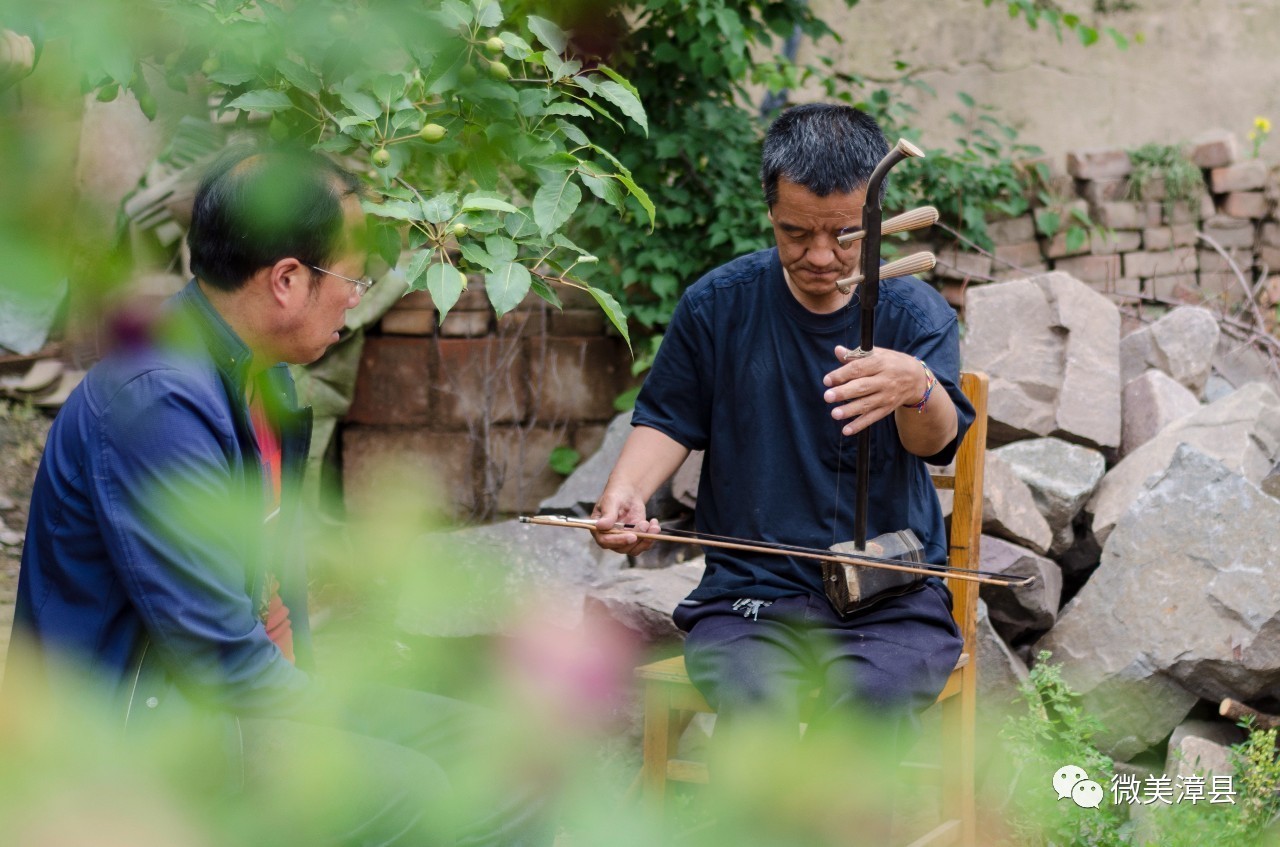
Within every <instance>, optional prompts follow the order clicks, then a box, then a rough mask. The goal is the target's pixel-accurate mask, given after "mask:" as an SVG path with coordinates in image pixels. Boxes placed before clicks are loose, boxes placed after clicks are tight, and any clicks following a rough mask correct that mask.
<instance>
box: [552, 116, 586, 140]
mask: <svg viewBox="0 0 1280 847" xmlns="http://www.w3.org/2000/svg"><path fill="white" fill-rule="evenodd" d="M556 126H557V127H559V129H560V131H561V132H563V133H564V137H565V138H567V139H569V140H570V141H572V142H573V143H574V144H580V145H582V146H583V147H589V146H591V140H590V139H589V138H587V135H586V133H584V132H583V131H582V130H580V129H578V128H577V127H576V126H574V125H573V124H571V123H569V122H568V121H565V120H557V121H556Z"/></svg>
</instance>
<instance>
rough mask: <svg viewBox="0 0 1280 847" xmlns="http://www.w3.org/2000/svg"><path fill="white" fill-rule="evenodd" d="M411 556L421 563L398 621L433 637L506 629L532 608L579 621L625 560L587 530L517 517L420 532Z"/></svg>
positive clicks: (562, 621) (410, 570)
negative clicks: (592, 593) (591, 595)
mask: <svg viewBox="0 0 1280 847" xmlns="http://www.w3.org/2000/svg"><path fill="white" fill-rule="evenodd" d="M407 561H408V562H410V563H414V564H415V565H416V566H410V567H409V568H408V569H407V573H408V574H409V578H408V579H407V580H406V588H405V591H404V594H403V596H402V598H401V601H400V604H399V608H398V609H397V614H396V624H397V626H398V627H399V628H400V629H402V630H405V631H406V632H410V633H413V634H414V635H425V636H431V637H464V636H473V635H492V634H500V633H506V632H508V631H510V628H511V627H512V626H513V625H516V624H518V623H519V622H520V620H522V619H523V617H524V616H523V615H522V614H521V612H522V611H523V610H527V609H534V608H536V611H537V612H538V613H539V614H540V615H542V616H545V617H547V618H549V619H551V620H553V621H555V622H556V623H560V624H563V625H564V626H567V627H573V626H577V624H578V623H579V622H581V620H582V610H583V603H584V600H585V598H586V595H587V590H588V588H590V587H593V586H595V585H598V584H601V583H604V582H608V581H610V580H612V579H613V578H615V577H616V576H617V574H618V572H619V571H621V570H622V569H623V568H624V567H625V566H626V563H627V559H626V557H624V556H620V555H618V554H616V553H611V552H609V551H607V550H602V549H600V548H599V547H597V546H596V544H595V542H594V541H593V540H592V539H591V534H590V533H589V532H586V531H584V530H570V529H559V528H555V527H543V526H534V525H532V524H526V523H521V522H520V521H505V522H503V523H497V524H490V525H488V526H478V527H471V528H468V529H462V530H457V531H455V532H443V533H429V534H427V535H423V536H421V537H420V538H419V539H417V542H416V543H415V544H414V545H413V546H412V547H411V548H410V549H409V550H408V551H407ZM419 575H420V576H419ZM414 577H418V579H415V578H414ZM442 586H443V587H444V588H445V589H447V590H442V589H441V587H442Z"/></svg>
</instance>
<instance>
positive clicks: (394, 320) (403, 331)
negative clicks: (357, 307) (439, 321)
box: [378, 309, 436, 335]
mask: <svg viewBox="0 0 1280 847" xmlns="http://www.w3.org/2000/svg"><path fill="white" fill-rule="evenodd" d="M378 325H379V326H380V327H381V328H382V332H383V334H384V335H432V334H434V333H435V331H436V313H435V312H432V311H430V310H428V309H392V310H391V311H390V312H387V313H386V314H385V315H383V316H382V321H381V322H380V323H379V324H378Z"/></svg>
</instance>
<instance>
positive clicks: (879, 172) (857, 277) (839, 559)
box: [520, 139, 1034, 614]
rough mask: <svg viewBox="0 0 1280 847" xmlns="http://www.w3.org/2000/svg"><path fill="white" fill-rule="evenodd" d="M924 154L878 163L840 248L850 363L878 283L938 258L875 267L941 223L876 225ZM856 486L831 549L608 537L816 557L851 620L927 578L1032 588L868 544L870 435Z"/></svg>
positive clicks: (869, 338)
mask: <svg viewBox="0 0 1280 847" xmlns="http://www.w3.org/2000/svg"><path fill="white" fill-rule="evenodd" d="M923 157H924V153H923V152H922V151H921V150H920V148H918V147H916V146H915V145H914V144H912V143H911V142H909V141H907V140H906V139H899V141H898V143H897V144H896V145H895V146H894V148H893V149H892V150H890V151H889V153H888V154H887V155H886V156H885V157H884V158H883V159H881V160H880V163H879V164H878V165H876V168H875V170H874V171H873V172H872V174H871V178H870V179H869V180H867V193H866V200H865V202H864V204H863V207H862V227H861V229H859V230H857V231H855V232H851V233H848V234H846V235H842V236H840V239H839V241H840V244H841V245H847V244H850V243H852V242H854V241H859V240H860V241H861V242H862V245H861V246H862V261H861V265H860V269H861V273H858V274H854V275H853V276H851V277H848V278H846V279H841V280H838V281H837V282H836V286H837V287H838V288H839V289H840V291H841V292H842V293H845V294H848V293H849V292H851V291H852V290H853V289H854V287H855V286H857V288H858V305H859V308H860V310H861V318H862V321H861V330H862V332H861V339H860V342H859V347H858V349H857V350H854V351H853V352H852V353H851V354H850V357H851V358H854V357H858V356H869V355H872V351H873V349H874V348H873V346H872V342H873V339H874V337H875V308H876V303H877V302H878V301H879V299H880V280H881V279H882V278H884V279H892V278H894V277H898V276H910V275H912V274H918V273H924V272H925V271H928V270H932V269H933V266H934V264H935V263H936V261H937V260H936V258H935V257H934V255H933V254H932V253H928V252H921V253H913V254H912V255H910V256H905V257H903V258H901V259H897V260H895V261H892V262H889V263H888V264H886V265H884V266H883V267H882V266H881V265H880V239H881V236H883V235H892V234H894V233H898V232H907V231H910V230H914V229H922V228H924V227H928V226H932V225H933V224H935V223H937V222H938V210H937V209H935V208H934V207H932V206H923V207H921V208H919V209H913V210H911V211H909V212H904V213H903V214H900V215H897V216H895V217H892V218H890V219H889V220H887V221H883V222H882V220H881V218H882V209H881V205H880V187H881V186H882V185H883V184H884V178H885V175H886V174H888V172H889V170H890V169H892V168H893V166H894V165H896V164H898V163H899V162H901V161H902V160H903V159H908V158H923ZM857 450H858V481H857V491H856V495H855V497H856V500H855V502H854V540H853V541H847V542H844V543H841V544H836V545H834V546H832V547H831V548H830V549H827V550H823V549H821V548H810V547H799V546H795V545H790V544H777V543H772V542H762V541H750V540H747V539H741V538H732V537H728V536H719V535H709V534H707V533H696V532H685V531H678V530H666V531H664V532H656V533H651V532H644V531H642V530H640V527H639V526H635V525H631V524H618V525H616V526H615V527H614V529H612V530H610V532H627V533H630V534H632V535H635V536H636V537H637V538H644V539H651V540H655V541H672V542H675V543H678V544H694V545H699V546H702V547H719V548H725V549H732V550H741V551H746V552H754V553H764V554H768V555H776V556H798V557H801V558H809V559H816V560H818V561H820V562H821V563H822V577H823V579H822V581H823V586H824V589H825V591H826V594H827V599H828V600H830V601H831V604H832V606H833V607H834V608H835V609H836V611H838V612H840V613H841V614H849V613H851V612H854V611H858V610H860V609H864V608H867V607H868V606H870V605H873V604H874V603H876V602H878V601H879V600H880V599H882V598H886V597H891V596H894V595H896V594H900V593H905V592H906V591H909V590H911V589H912V588H913V587H914V586H915V584H916V583H917V582H918V581H919V580H920V579H921V577H925V576H946V577H951V578H955V579H961V580H966V581H970V582H977V583H982V584H987V585H1001V586H1006V587H1013V586H1022V585H1028V584H1030V583H1031V582H1032V581H1033V579H1034V577H1016V576H1010V575H1007V574H1000V573H992V572H987V571H980V570H970V569H967V568H956V567H952V566H949V565H938V564H932V563H929V562H925V561H924V545H922V544H921V543H920V540H919V538H918V537H917V536H916V534H915V532H914V531H913V530H911V529H904V530H899V531H897V532H891V533H887V534H885V535H881V536H878V537H877V538H874V539H872V540H871V541H870V542H868V541H867V511H868V507H869V502H868V501H869V498H870V484H871V479H870V475H869V473H868V470H869V465H870V463H871V431H870V428H867V429H863V430H862V431H861V432H859V433H858V447H857ZM520 520H521V521H522V522H524V523H530V524H536V525H540V526H559V527H565V528H573V529H589V530H594V529H595V521H593V520H589V519H586V518H576V517H570V516H567V515H540V516H537V517H522V518H520Z"/></svg>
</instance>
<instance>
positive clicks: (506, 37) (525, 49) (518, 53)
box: [498, 32, 533, 60]
mask: <svg viewBox="0 0 1280 847" xmlns="http://www.w3.org/2000/svg"><path fill="white" fill-rule="evenodd" d="M498 37H499V38H501V39H502V43H503V44H505V45H506V47H505V48H503V50H502V52H503V53H506V54H507V55H508V56H510V57H511V58H512V59H521V60H523V59H527V58H529V57H530V56H531V55H533V48H532V47H530V46H529V42H527V41H525V40H524V39H523V38H521V37H520V36H518V35H516V34H515V33H514V32H504V33H502V35H500V36H498Z"/></svg>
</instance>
